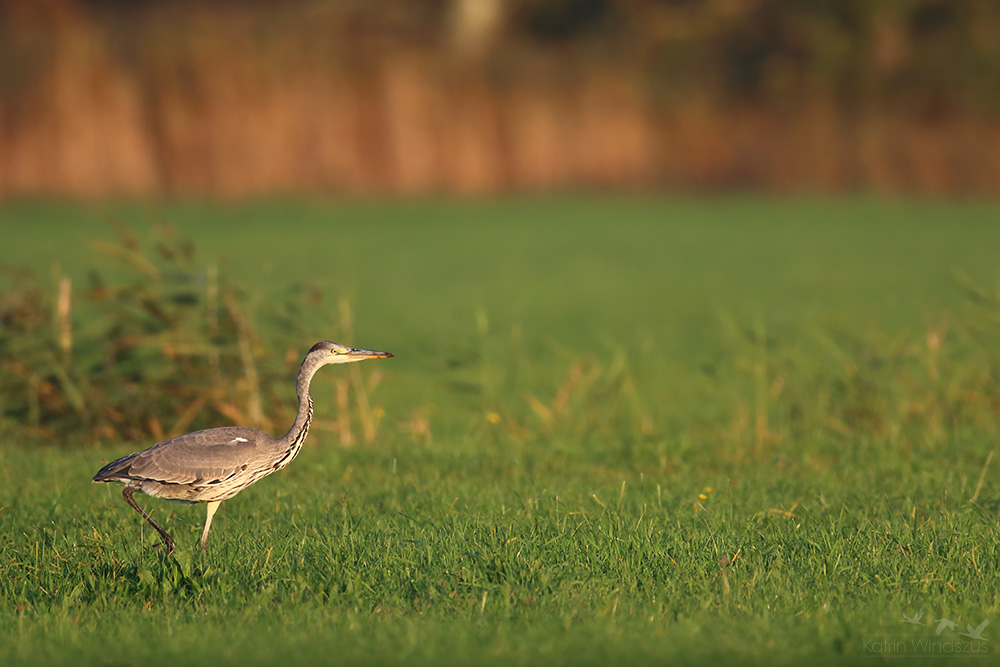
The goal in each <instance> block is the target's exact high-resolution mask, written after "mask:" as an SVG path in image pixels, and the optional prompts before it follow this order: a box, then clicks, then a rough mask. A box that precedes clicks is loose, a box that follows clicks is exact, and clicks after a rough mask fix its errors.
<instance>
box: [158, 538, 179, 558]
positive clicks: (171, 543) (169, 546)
mask: <svg viewBox="0 0 1000 667" xmlns="http://www.w3.org/2000/svg"><path fill="white" fill-rule="evenodd" d="M158 547H166V548H167V555H168V556H169V555H170V554H172V553H173V552H174V549H175V548H176V547H177V545H176V544H174V540H173V538H170V537H168V538H167V539H166V540H164V541H163V542H157V543H156V544H154V545H153V548H154V549H156V548H158Z"/></svg>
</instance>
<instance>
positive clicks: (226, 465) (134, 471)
mask: <svg viewBox="0 0 1000 667" xmlns="http://www.w3.org/2000/svg"><path fill="white" fill-rule="evenodd" d="M269 441H271V437H270V436H269V435H267V434H266V433H263V432H261V431H257V430H254V429H249V428H214V429H208V430H205V431H195V432H194V433H188V434H186V435H182V436H179V437H177V438H174V439H172V440H167V441H165V442H161V443H160V444H158V445H155V446H153V447H150V448H149V449H147V450H146V451H144V452H140V453H139V454H137V455H136V456H135V458H133V459H132V460H131V461H130V462H129V466H128V469H127V470H123V471H122V472H123V473H124V474H125V475H126V476H128V477H131V478H133V479H149V480H155V481H158V482H163V483H165V484H194V485H202V484H213V483H218V482H221V481H224V480H226V479H228V478H230V477H232V476H233V475H236V474H239V473H240V472H241V471H243V470H246V469H247V467H248V466H251V465H253V464H254V462H255V461H257V460H258V458H259V457H262V456H265V455H266V452H267V450H268V448H267V447H266V444H267V442H269Z"/></svg>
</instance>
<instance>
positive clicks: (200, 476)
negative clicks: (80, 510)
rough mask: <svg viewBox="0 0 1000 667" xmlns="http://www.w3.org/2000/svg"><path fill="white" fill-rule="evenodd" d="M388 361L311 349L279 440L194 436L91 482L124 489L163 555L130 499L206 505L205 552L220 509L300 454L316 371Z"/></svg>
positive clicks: (324, 346)
mask: <svg viewBox="0 0 1000 667" xmlns="http://www.w3.org/2000/svg"><path fill="white" fill-rule="evenodd" d="M391 356H393V355H392V354H391V353H389V352H379V351H376V350H361V349H356V348H351V347H347V346H344V345H340V344H338V343H331V342H329V341H323V342H320V343H316V345H314V346H313V347H312V349H310V350H309V353H308V354H307V355H306V358H305V360H303V362H302V367H301V368H300V369H299V374H298V378H297V380H296V393H297V395H298V398H299V410H298V414H297V415H296V417H295V423H294V424H292V427H291V428H290V429H289V430H288V433H286V434H285V435H284V436H283V437H281V438H279V439H275V438H273V437H271V436H270V435H269V434H267V433H264V432H263V431H258V430H257V429H252V428H245V427H242V426H225V427H222V428H210V429H206V430H203V431H195V432H193V433H187V434H185V435H181V436H178V437H176V438H171V439H170V440H165V441H163V442H160V443H157V444H155V445H153V446H152V447H150V448H149V449H145V450H143V451H141V452H136V453H134V454H129V455H128V456H125V457H122V458H120V459H118V460H117V461H112V462H111V463H109V464H108V465H106V466H104V467H103V468H101V470H100V471H99V472H98V473H97V474H96V475H94V482H120V483H121V484H124V485H125V489H124V491H123V495H124V497H125V501H126V502H127V503H128V504H129V505H131V506H132V507H133V508H134V509H135V510H136V511H137V512H139V513H140V514H141V515H142V516H143V518H145V519H146V521H148V522H149V523H150V525H152V526H153V528H155V529H156V531H157V532H158V533H160V536H161V537H162V538H163V544H165V545H166V547H167V554H170V552H172V551H173V550H174V541H173V538H171V537H170V535H168V534H167V532H166V531H165V530H164V529H163V528H162V527H161V526H160V525H159V524H157V523H156V522H155V521H154V520H153V519H152V517H150V516H149V514H147V513H146V512H145V511H144V510H143V509H142V508H141V507H139V505H138V504H136V502H135V500H133V499H132V494H133V493H135V492H136V491H139V492H141V493H145V494H146V495H147V496H152V497H156V498H163V499H165V500H172V501H175V502H182V503H208V515H207V518H206V520H205V530H204V532H203V533H202V537H201V546H202V548H205V547H206V544H207V541H208V531H209V528H210V527H211V525H212V516H213V515H214V514H215V511H216V510H217V509H218V507H219V503H221V502H222V501H224V500H228V499H230V498H232V497H233V496H235V495H236V494H238V493H239V492H240V491H242V490H243V489H245V488H246V487H248V486H250V485H251V484H253V483H254V482H256V481H257V480H259V479H260V478H262V477H264V476H266V475H270V474H271V473H273V472H276V471H278V470H281V469H282V468H284V467H285V466H286V465H288V464H289V463H291V461H292V459H294V458H295V456H296V455H297V454H298V453H299V450H300V449H301V448H302V443H303V442H304V441H305V438H306V435H307V434H308V432H309V425H310V424H311V423H312V416H313V402H312V397H311V396H310V395H309V383H310V382H311V381H312V377H313V375H314V374H315V373H316V371H317V370H319V369H320V368H321V367H323V366H325V365H327V364H337V363H349V362H352V361H361V360H363V359H383V358H386V357H391Z"/></svg>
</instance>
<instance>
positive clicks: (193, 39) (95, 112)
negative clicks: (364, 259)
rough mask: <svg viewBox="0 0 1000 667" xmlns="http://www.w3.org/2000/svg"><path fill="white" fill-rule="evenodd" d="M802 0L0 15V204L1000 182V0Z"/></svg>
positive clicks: (55, 8) (104, 6)
mask: <svg viewBox="0 0 1000 667" xmlns="http://www.w3.org/2000/svg"><path fill="white" fill-rule="evenodd" d="M806 4H807V5H810V6H805V5H803V6H799V5H795V4H794V3H766V2H747V3H730V2H703V3H655V2H652V1H640V2H630V3H624V2H612V1H611V0H604V1H601V0H561V1H559V2H557V1H555V0H518V1H516V2H510V3H500V2H494V1H492V0H466V1H463V0H454V1H453V2H440V3H407V2H402V1H400V0H380V1H379V2H374V3H360V2H344V3H340V2H338V3H322V2H306V1H304V0H302V1H297V2H292V3H264V2H261V3H227V2H209V3H188V2H179V3H168V2H142V3H116V2H84V1H74V0H61V1H59V2H48V3H37V4H35V3H7V4H5V5H0V7H2V9H0V12H2V14H0V16H2V18H3V20H2V21H0V33H2V35H0V36H2V39H0V55H2V58H0V60H2V62H3V63H4V65H3V66H2V67H0V118H2V119H3V123H2V124H0V197H13V196H18V195H31V194H64V195H73V196H84V197H90V196H108V195H122V194H127V195H151V194H209V195H215V196H220V197H240V196H247V195H255V194H262V193H303V192H305V193H315V192H341V193H426V192H449V193H463V194H477V193H494V192H504V191H511V190H522V191H523V190H551V189H566V188H583V187H588V188H591V187H593V188H606V189H622V188H626V189H634V188H651V187H670V188H693V189H718V188H734V187H736V188H745V187H754V188H761V189H766V190H773V191H789V190H822V191H831V192H839V191H845V190H854V189H866V190H876V191H882V192H921V193H952V192H970V193H996V192H997V191H998V190H1000V117H998V113H997V112H998V108H1000V98H998V96H997V93H996V86H995V81H996V76H997V74H998V73H1000V72H998V67H1000V65H998V63H1000V56H998V54H997V53H996V47H995V44H996V40H995V35H996V34H997V31H998V30H1000V10H998V9H997V7H996V5H995V4H994V3H991V2H989V1H988V0H970V1H969V2H963V3H940V2H933V1H932V0H920V1H914V2H908V3H892V4H891V5H886V4H885V3H864V2H846V3H845V2H839V1H837V2H833V1H830V2H822V3H806ZM474 6H475V7H480V8H483V7H485V8H487V9H485V10H484V9H477V10H473V9H470V8H471V7H474ZM489 8H492V9H489Z"/></svg>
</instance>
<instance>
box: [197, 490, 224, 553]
mask: <svg viewBox="0 0 1000 667" xmlns="http://www.w3.org/2000/svg"><path fill="white" fill-rule="evenodd" d="M221 504H222V501H221V500H213V501H211V502H210V503H208V516H207V517H206V518H205V530H204V531H203V532H202V534H201V548H202V549H204V550H205V553H208V529H209V528H211V527H212V517H213V516H215V510H217V509H219V505H221Z"/></svg>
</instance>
